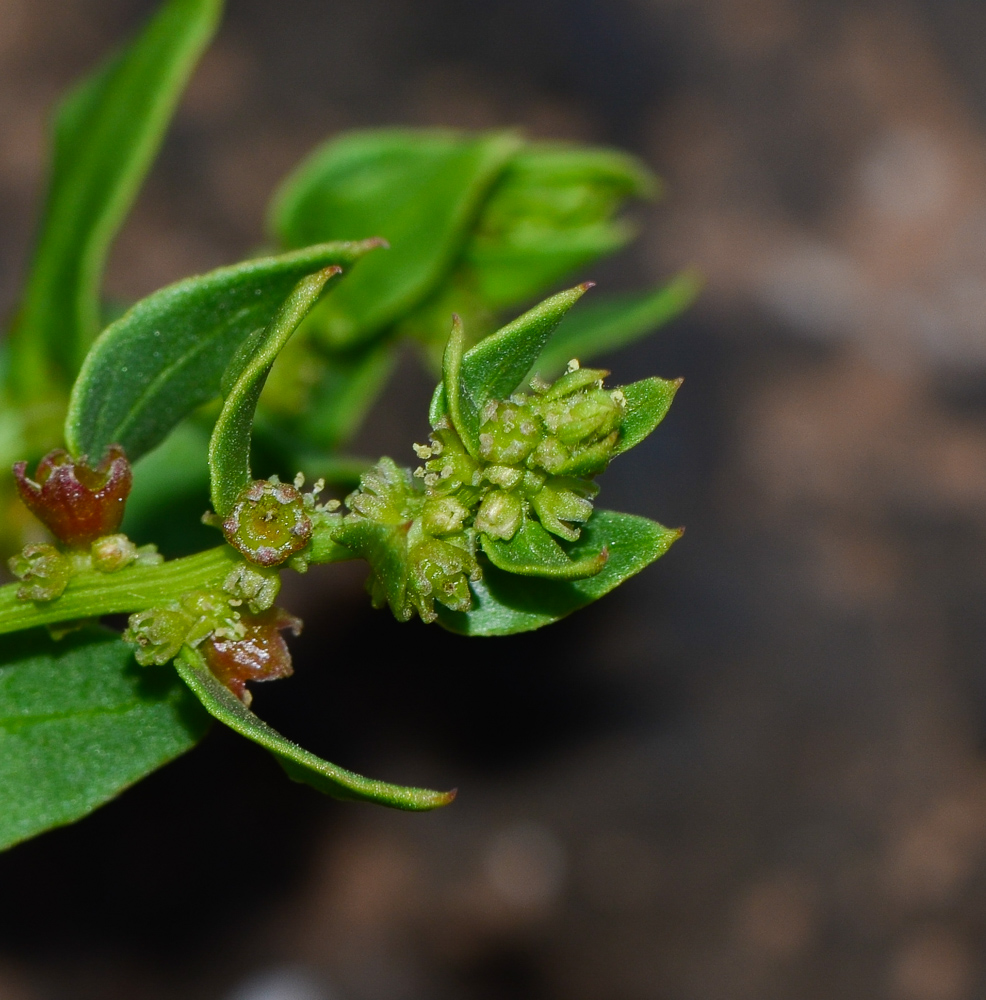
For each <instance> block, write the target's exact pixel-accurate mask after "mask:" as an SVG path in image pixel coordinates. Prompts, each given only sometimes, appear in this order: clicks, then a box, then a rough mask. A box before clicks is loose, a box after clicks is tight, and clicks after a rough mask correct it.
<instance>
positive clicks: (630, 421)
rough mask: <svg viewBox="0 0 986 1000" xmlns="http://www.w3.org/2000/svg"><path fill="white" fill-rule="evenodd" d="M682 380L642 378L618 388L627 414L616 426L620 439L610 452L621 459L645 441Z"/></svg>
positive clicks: (663, 415) (661, 418)
mask: <svg viewBox="0 0 986 1000" xmlns="http://www.w3.org/2000/svg"><path fill="white" fill-rule="evenodd" d="M683 381H684V379H680V378H678V379H673V380H669V379H663V378H645V379H641V380H640V381H639V382H631V383H630V384H629V385H624V386H620V391H621V392H622V393H623V395H624V397H626V401H627V411H626V416H625V417H624V418H623V423H622V424H621V425H620V438H619V441H617V443H616V447H615V448H614V449H613V454H614V455H622V454H623V452H625V451H629V450H630V449H631V448H633V447H634V446H635V445H638V444H640V442H641V441H643V440H644V438H645V437H647V435H648V434H650V433H651V431H653V430H654V428H655V427H657V425H658V424H659V423H660V422H661V421H662V420H663V419H664V418H665V416H666V415H667V412H668V410H669V409H670V407H671V401H672V400H673V399H674V396H675V393H676V392H677V391H678V389H679V388H680V387H681V384H682V382H683Z"/></svg>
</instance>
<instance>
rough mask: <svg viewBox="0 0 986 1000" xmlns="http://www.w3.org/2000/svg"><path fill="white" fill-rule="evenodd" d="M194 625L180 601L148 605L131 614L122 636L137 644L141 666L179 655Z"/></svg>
mask: <svg viewBox="0 0 986 1000" xmlns="http://www.w3.org/2000/svg"><path fill="white" fill-rule="evenodd" d="M193 625H194V620H193V619H192V617H191V616H190V615H188V614H186V613H185V612H184V611H183V610H182V609H181V608H180V607H178V606H177V605H173V606H171V607H167V608H147V609H145V610H144V611H137V612H136V613H135V614H132V615H131V616H130V619H129V620H128V622H127V628H126V629H125V630H124V633H123V638H124V639H125V640H126V641H127V642H130V643H133V644H134V645H135V646H136V647H137V648H136V649H135V650H134V656H135V657H136V658H137V662H138V663H139V664H140V665H141V666H143V667H149V666H151V665H152V664H153V665H157V666H161V665H162V664H165V663H169V662H170V661H171V660H173V659H174V658H175V657H176V656H177V655H178V652H179V650H180V649H181V647H182V646H183V645H184V644H185V640H186V638H187V637H188V633H189V631H190V630H191V628H192V626H193Z"/></svg>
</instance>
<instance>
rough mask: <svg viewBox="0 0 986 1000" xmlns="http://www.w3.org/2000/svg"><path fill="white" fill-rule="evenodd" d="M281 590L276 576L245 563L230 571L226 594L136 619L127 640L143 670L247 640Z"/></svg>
mask: <svg viewBox="0 0 986 1000" xmlns="http://www.w3.org/2000/svg"><path fill="white" fill-rule="evenodd" d="M279 590H280V577H279V575H278V574H277V572H276V571H273V570H266V569H260V568H257V567H253V566H249V565H247V564H246V563H241V564H240V565H238V566H236V567H235V568H234V569H232V570H231V571H230V572H229V574H228V575H227V577H226V579H225V581H224V582H223V585H222V588H221V589H218V590H196V591H192V592H191V593H188V594H185V595H183V596H182V598H181V599H180V600H177V601H171V602H169V603H168V604H166V605H162V606H160V607H152V608H146V609H145V610H143V611H138V612H136V613H134V614H132V615H131V616H130V619H129V621H128V623H127V628H126V631H124V633H123V638H124V639H126V640H127V642H130V643H132V644H133V645H134V655H135V656H136V658H137V662H138V663H140V664H141V665H142V666H150V665H151V664H164V663H168V662H169V661H171V660H173V659H174V658H175V657H176V656H177V655H178V652H179V650H180V649H181V647H182V646H185V645H188V646H191V647H193V648H197V647H198V646H200V645H201V644H202V643H203V642H205V641H206V640H210V641H216V640H222V641H225V642H238V641H242V640H243V639H244V637H245V635H246V631H247V629H248V627H249V623H250V622H251V620H252V619H253V617H255V616H257V615H260V614H262V613H264V612H266V611H268V610H269V609H271V608H272V607H273V606H274V601H275V599H276V598H277V594H278V591H279ZM244 605H245V607H244Z"/></svg>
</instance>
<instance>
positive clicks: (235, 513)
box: [222, 479, 312, 566]
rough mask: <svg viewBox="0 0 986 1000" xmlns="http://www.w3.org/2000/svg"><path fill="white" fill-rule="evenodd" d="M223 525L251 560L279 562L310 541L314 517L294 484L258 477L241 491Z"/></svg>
mask: <svg viewBox="0 0 986 1000" xmlns="http://www.w3.org/2000/svg"><path fill="white" fill-rule="evenodd" d="M222 529H223V534H224V535H225V536H226V541H227V542H229V544H230V545H232V546H233V548H234V549H237V550H238V551H239V552H241V553H242V554H243V556H245V557H246V558H247V559H249V560H250V562H252V563H256V564H257V565H258V566H277V565H278V564H280V563H282V562H284V561H285V560H286V559H288V558H290V557H291V556H293V555H294V554H295V553H297V552H300V551H301V550H302V549H303V548H304V547H305V546H306V545H307V544H308V542H309V540H310V539H311V536H312V521H311V518H310V517H309V516H308V514H307V513H306V510H305V504H304V501H303V500H302V497H301V494H300V493H299V492H298V490H297V489H295V487H293V486H290V485H288V484H287V483H280V482H273V481H268V480H266V479H257V480H254V481H253V482H252V483H250V485H249V486H247V487H246V488H245V489H244V490H243V491H242V492H241V493H240V495H239V497H238V498H237V500H236V503H235V504H234V505H233V510H232V512H231V513H230V514H229V516H228V517H227V518H226V520H224V521H223V523H222Z"/></svg>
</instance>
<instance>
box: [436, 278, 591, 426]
mask: <svg viewBox="0 0 986 1000" xmlns="http://www.w3.org/2000/svg"><path fill="white" fill-rule="evenodd" d="M592 287H593V286H592V282H585V283H584V284H581V285H576V286H575V288H570V289H568V290H567V291H564V292H559V293H558V294H557V295H553V296H552V297H551V298H550V299H545V301H544V302H541V303H540V304H539V305H536V306H535V307H534V308H533V309H531V310H529V311H528V312H526V313H524V315H523V316H518V317H517V319H515V320H514V321H513V322H512V323H508V324H507V325H506V326H505V327H502V328H501V329H499V330H497V332H496V333H493V334H491V335H490V336H489V337H486V338H485V339H484V340H481V341H480V342H479V343H478V344H477V345H476V346H475V347H473V348H471V349H470V350H468V351H466V352H465V354H464V355H462V359H461V364H460V365H458V366H455V367H453V368H452V369H450V368H449V362H448V360H447V361H446V364H445V369H446V378H445V379H443V385H442V387H441V388H440V389H439V390H436V392H435V395H434V397H433V398H432V402H431V408H430V410H429V417H430V419H431V422H432V425H434V424H436V423H437V422H438V420H440V419H441V417H442V416H443V415H444V414H445V413H446V412H447V411H448V412H451V413H452V414H453V415H454V414H455V413H458V414H459V416H458V417H456V418H454V420H455V427H456V430H457V431H458V432H459V434H460V436H461V437H462V438H463V439H464V440H466V441H467V443H472V442H475V441H476V440H478V437H479V422H480V413H481V412H482V409H483V407H484V406H485V405H486V404H487V403H488V402H489V401H490V400H491V399H506V398H507V397H508V396H509V395H510V394H511V393H512V392H513V391H514V390H515V389H516V388H517V387H518V386H519V385H520V383H521V382H522V381H523V380H524V377H525V376H526V375H527V374H528V372H530V370H531V367H532V366H533V364H534V362H535V361H536V360H537V358H538V355H539V354H540V353H541V351H542V350H543V348H544V345H545V344H546V343H547V342H548V338H549V337H550V336H551V334H552V333H553V332H554V331H555V328H556V327H557V326H558V324H559V323H560V322H561V321H562V318H563V317H564V316H565V313H567V312H568V310H569V309H571V308H572V306H574V305H575V303H576V302H578V300H579V299H580V298H582V296H583V295H584V294H585V293H586V292H587V291H588V290H589V289H590V288H592ZM453 336H454V334H453ZM451 343H452V341H451V340H450V344H451ZM450 370H451V371H453V372H454V374H455V379H456V383H457V386H458V388H457V390H456V391H455V395H456V400H455V403H454V406H453V404H452V400H451V399H450V393H451V391H452V390H451V389H450V386H449V385H448V381H447V374H448V371H450ZM460 423H461V426H460Z"/></svg>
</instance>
